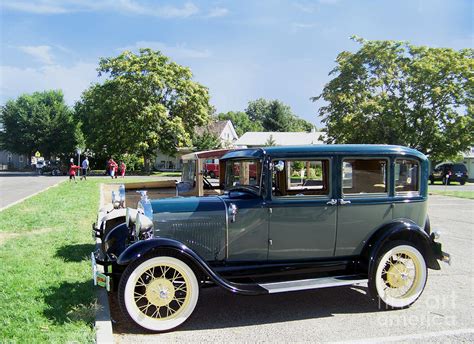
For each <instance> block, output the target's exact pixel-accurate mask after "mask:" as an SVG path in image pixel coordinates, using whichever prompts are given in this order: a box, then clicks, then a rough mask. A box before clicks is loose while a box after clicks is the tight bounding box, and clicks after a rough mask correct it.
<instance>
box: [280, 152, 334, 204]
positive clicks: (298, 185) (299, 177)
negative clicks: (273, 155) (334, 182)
mask: <svg viewBox="0 0 474 344" xmlns="http://www.w3.org/2000/svg"><path fill="white" fill-rule="evenodd" d="M284 166H285V167H284V169H283V171H280V172H274V174H273V187H272V190H273V191H272V194H273V196H277V197H278V196H280V197H281V196H283V197H301V196H325V195H328V194H329V160H327V159H321V160H317V159H314V160H313V159H312V160H286V161H284Z"/></svg>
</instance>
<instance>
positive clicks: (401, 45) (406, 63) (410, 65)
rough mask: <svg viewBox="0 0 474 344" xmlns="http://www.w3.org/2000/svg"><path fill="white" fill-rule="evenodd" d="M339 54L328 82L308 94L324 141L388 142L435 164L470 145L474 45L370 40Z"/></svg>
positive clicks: (473, 126)
mask: <svg viewBox="0 0 474 344" xmlns="http://www.w3.org/2000/svg"><path fill="white" fill-rule="evenodd" d="M352 39H354V40H355V41H357V42H358V43H359V44H360V45H361V47H360V49H359V50H358V51H357V52H355V53H351V52H347V51H344V52H342V53H340V54H339V55H338V57H337V60H336V62H337V66H336V67H335V68H334V69H333V70H332V71H331V73H330V75H332V76H333V79H332V80H331V81H330V82H329V83H328V84H327V85H326V86H325V87H324V89H323V92H322V93H321V94H320V95H319V96H317V97H314V98H313V101H317V100H319V99H322V100H324V101H325V104H324V105H323V106H322V107H321V108H320V109H319V115H320V116H321V117H322V118H323V119H322V122H323V123H324V124H325V125H326V130H327V137H328V142H329V143H386V144H400V145H406V146H409V147H413V148H416V149H418V150H420V151H422V152H424V153H425V154H427V155H428V156H430V158H431V159H432V160H433V161H440V160H444V159H449V158H451V157H454V156H456V155H457V154H458V153H459V152H460V151H463V150H466V149H467V148H468V147H469V146H470V145H472V144H473V133H474V103H473V93H474V78H473V74H472V73H473V71H474V60H473V57H474V50H473V49H463V50H459V51H456V50H453V49H447V48H429V47H424V46H421V47H420V46H414V45H411V44H409V43H407V42H395V41H367V40H364V39H361V38H358V37H353V38H352Z"/></svg>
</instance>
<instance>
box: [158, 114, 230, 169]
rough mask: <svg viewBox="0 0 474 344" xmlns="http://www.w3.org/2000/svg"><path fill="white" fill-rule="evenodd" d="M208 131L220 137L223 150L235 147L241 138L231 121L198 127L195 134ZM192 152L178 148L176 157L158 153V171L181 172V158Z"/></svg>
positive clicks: (189, 149)
mask: <svg viewBox="0 0 474 344" xmlns="http://www.w3.org/2000/svg"><path fill="white" fill-rule="evenodd" d="M207 131H208V132H210V133H212V134H214V135H216V136H217V137H219V139H220V140H221V146H222V148H232V147H233V146H234V143H235V141H236V140H237V139H238V138H239V137H238V136H237V133H236V132H235V128H234V125H233V124H232V122H231V121H230V120H227V121H216V122H213V123H211V124H209V125H207V126H203V127H197V128H196V129H195V133H196V134H197V135H198V136H199V135H203V134H204V133H205V132H207ZM192 151H193V149H192V148H189V147H187V148H178V151H177V153H176V155H175V156H170V155H167V154H164V153H162V152H160V151H158V152H157V154H156V158H155V168H156V169H157V170H164V171H166V170H168V171H170V170H172V171H178V170H181V166H182V161H181V156H183V155H184V154H188V153H191V152H192Z"/></svg>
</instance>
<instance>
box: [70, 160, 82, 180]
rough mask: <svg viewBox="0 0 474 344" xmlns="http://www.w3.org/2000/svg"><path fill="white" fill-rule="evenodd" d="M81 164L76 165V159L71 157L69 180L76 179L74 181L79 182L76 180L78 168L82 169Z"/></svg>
mask: <svg viewBox="0 0 474 344" xmlns="http://www.w3.org/2000/svg"><path fill="white" fill-rule="evenodd" d="M80 168H81V166H77V165H74V159H73V158H71V160H70V161H69V181H71V180H73V179H74V182H75V183H76V184H77V181H76V170H78V169H80Z"/></svg>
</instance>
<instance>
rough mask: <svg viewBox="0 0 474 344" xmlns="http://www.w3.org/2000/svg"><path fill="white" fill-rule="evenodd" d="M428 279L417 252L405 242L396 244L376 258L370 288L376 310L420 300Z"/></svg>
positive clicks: (423, 262) (423, 263)
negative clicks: (375, 300) (375, 303)
mask: <svg viewBox="0 0 474 344" xmlns="http://www.w3.org/2000/svg"><path fill="white" fill-rule="evenodd" d="M427 278H428V270H427V267H426V262H425V259H424V257H423V255H422V254H421V253H420V251H419V250H418V249H417V248H416V247H414V246H413V245H411V244H410V243H408V242H404V241H398V242H394V243H393V244H391V245H389V246H387V247H386V248H385V249H384V250H383V252H382V253H381V254H380V255H379V257H378V259H377V261H376V265H375V267H374V269H373V273H372V276H370V279H369V289H370V291H371V293H372V295H373V296H374V297H376V299H377V300H378V302H379V308H385V309H401V308H406V307H409V306H410V305H411V304H413V303H414V302H415V301H416V300H417V299H418V298H419V297H420V295H421V294H422V293H423V290H424V289H425V285H426V281H427Z"/></svg>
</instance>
